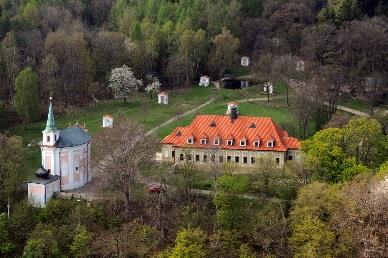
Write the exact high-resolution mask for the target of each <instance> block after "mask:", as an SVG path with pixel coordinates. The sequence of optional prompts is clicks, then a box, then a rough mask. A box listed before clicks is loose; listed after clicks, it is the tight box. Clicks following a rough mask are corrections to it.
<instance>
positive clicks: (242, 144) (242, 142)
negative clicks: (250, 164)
mask: <svg viewBox="0 0 388 258" xmlns="http://www.w3.org/2000/svg"><path fill="white" fill-rule="evenodd" d="M240 146H241V147H244V146H247V140H246V139H243V140H241V141H240Z"/></svg>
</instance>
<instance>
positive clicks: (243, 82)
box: [241, 81, 249, 89]
mask: <svg viewBox="0 0 388 258" xmlns="http://www.w3.org/2000/svg"><path fill="white" fill-rule="evenodd" d="M248 87H249V81H241V89H244V88H248Z"/></svg>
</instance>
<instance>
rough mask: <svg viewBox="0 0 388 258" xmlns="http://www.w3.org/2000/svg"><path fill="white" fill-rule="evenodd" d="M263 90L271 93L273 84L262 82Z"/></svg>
mask: <svg viewBox="0 0 388 258" xmlns="http://www.w3.org/2000/svg"><path fill="white" fill-rule="evenodd" d="M263 90H264V92H268V93H269V94H272V93H273V85H272V83H271V82H267V83H265V84H264V88H263Z"/></svg>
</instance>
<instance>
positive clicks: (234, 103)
mask: <svg viewBox="0 0 388 258" xmlns="http://www.w3.org/2000/svg"><path fill="white" fill-rule="evenodd" d="M227 105H228V109H227V110H226V114H227V115H230V114H231V112H232V109H234V108H235V109H236V111H237V114H238V103H237V102H229V103H228V104H227Z"/></svg>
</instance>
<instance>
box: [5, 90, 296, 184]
mask: <svg viewBox="0 0 388 258" xmlns="http://www.w3.org/2000/svg"><path fill="white" fill-rule="evenodd" d="M275 92H276V93H277V94H278V95H277V96H280V95H283V94H284V92H285V88H284V85H282V84H281V83H276V84H275ZM169 93H170V94H169V95H170V96H169V98H170V100H169V105H159V104H157V99H156V98H153V99H150V97H149V96H147V95H145V94H138V95H137V96H135V97H132V98H131V99H130V100H128V103H124V102H123V101H122V100H110V101H102V102H100V103H98V104H92V105H90V106H88V107H85V108H81V109H75V110H73V111H71V112H67V113H63V114H55V115H56V118H55V119H56V126H57V128H59V129H62V128H66V127H68V126H69V125H72V124H75V123H76V122H79V123H80V124H83V123H85V124H86V127H87V129H88V130H89V132H90V133H91V134H94V133H96V132H98V130H100V129H101V125H102V116H103V115H105V114H110V115H113V117H118V116H125V117H128V118H130V119H133V120H135V121H137V122H138V123H141V124H142V125H143V126H144V128H145V129H146V130H148V129H151V128H154V127H157V126H158V125H159V124H161V123H163V122H165V121H167V120H168V119H170V118H172V117H174V116H176V115H178V114H183V113H184V112H185V111H188V110H191V109H193V108H195V107H197V106H198V105H200V104H202V103H204V102H206V101H207V100H208V99H209V98H211V97H216V101H215V102H214V103H212V104H210V105H209V106H207V107H205V108H203V109H202V110H200V112H199V113H201V114H218V115H222V114H225V111H226V103H227V102H229V101H238V100H239V99H246V98H265V97H266V95H263V94H262V87H261V86H260V85H259V86H256V87H250V88H247V89H243V90H228V89H221V90H214V89H212V88H210V87H208V88H203V87H198V86H195V87H193V88H191V89H186V90H179V91H176V92H175V91H170V92H169ZM239 109H240V113H241V114H242V115H250V116H267V117H272V118H273V119H274V120H275V121H276V122H277V123H279V124H280V126H282V127H283V128H284V129H286V130H288V131H289V133H290V134H291V135H296V136H297V135H299V134H298V133H299V132H298V130H297V129H296V121H295V119H294V117H293V115H292V114H291V112H290V111H289V109H288V108H286V107H284V99H273V100H271V102H269V103H267V102H265V101H264V102H263V101H262V102H250V103H240V108H239ZM54 112H55V103H54ZM195 115H196V114H191V115H188V116H185V117H183V118H182V119H180V120H178V121H176V122H174V123H172V124H170V125H168V126H166V127H164V128H161V129H159V130H158V131H157V132H156V134H155V135H156V136H157V137H158V138H159V139H162V138H163V137H165V136H166V135H168V134H169V133H170V132H171V131H172V130H173V129H174V128H175V127H177V126H186V125H188V124H190V122H191V121H192V119H193V118H194V117H195ZM45 123H46V121H45V120H42V121H39V122H36V123H32V124H30V125H28V126H24V125H19V126H16V127H13V128H9V129H8V130H9V131H10V133H11V134H15V135H20V136H21V137H22V139H23V143H24V145H27V144H30V143H31V144H32V146H30V147H27V151H26V163H27V164H26V165H27V168H28V171H27V172H26V173H27V176H26V178H28V177H31V176H32V175H33V172H34V170H35V169H36V168H37V167H38V166H39V165H40V160H41V157H40V150H39V146H37V143H38V142H39V141H40V140H41V137H42V130H43V129H44V128H45Z"/></svg>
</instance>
